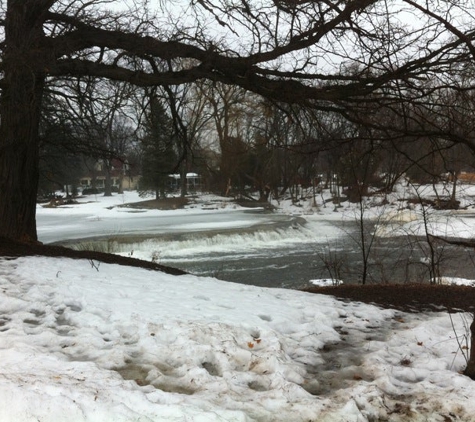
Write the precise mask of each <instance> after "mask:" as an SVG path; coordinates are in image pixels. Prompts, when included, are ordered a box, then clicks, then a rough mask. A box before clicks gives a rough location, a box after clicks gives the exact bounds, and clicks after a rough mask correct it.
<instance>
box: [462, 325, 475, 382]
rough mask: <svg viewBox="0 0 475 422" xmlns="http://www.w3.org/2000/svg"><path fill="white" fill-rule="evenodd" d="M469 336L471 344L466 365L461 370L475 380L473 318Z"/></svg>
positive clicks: (474, 328) (474, 327) (474, 330)
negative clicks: (463, 369)
mask: <svg viewBox="0 0 475 422" xmlns="http://www.w3.org/2000/svg"><path fill="white" fill-rule="evenodd" d="M470 336H471V345H470V356H469V358H468V362H467V367H466V368H465V371H464V372H463V374H464V375H466V376H467V377H470V378H471V379H473V380H475V319H474V320H473V321H472V324H471V325H470Z"/></svg>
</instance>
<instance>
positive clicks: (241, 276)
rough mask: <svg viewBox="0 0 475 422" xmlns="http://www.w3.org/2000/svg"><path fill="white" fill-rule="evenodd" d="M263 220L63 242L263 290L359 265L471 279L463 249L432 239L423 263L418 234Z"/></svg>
mask: <svg viewBox="0 0 475 422" xmlns="http://www.w3.org/2000/svg"><path fill="white" fill-rule="evenodd" d="M211 218H213V217H212V216H211ZM260 218H262V216H261V217H260ZM266 218H267V220H266V221H265V222H262V221H260V220H259V221H258V222H257V224H255V225H253V226H252V227H246V228H234V229H220V230H216V229H214V230H206V229H203V228H202V229H200V230H194V231H187V230H179V231H173V230H167V231H164V232H162V233H160V234H153V235H147V234H140V235H139V234H135V235H132V234H129V235H125V234H124V235H116V236H103V237H99V238H89V239H87V240H83V241H80V240H75V241H74V243H71V242H69V246H72V247H75V248H78V249H95V250H101V251H106V252H112V253H118V254H121V255H125V256H132V257H136V258H140V259H145V260H151V261H155V262H158V263H160V264H163V265H167V266H172V267H176V268H180V269H182V270H185V271H188V272H190V273H193V274H196V275H200V276H212V277H217V278H219V279H222V280H227V281H233V282H238V283H244V284H252V285H256V286H263V287H285V288H304V287H308V286H310V285H311V280H315V279H322V278H333V279H342V280H343V281H344V282H345V283H358V282H361V280H362V277H363V272H364V271H365V269H364V268H365V265H364V264H365V262H366V274H367V278H366V281H367V282H368V283H381V282H383V283H384V282H402V283H404V282H428V281H429V279H430V277H431V275H432V273H431V271H432V270H434V269H435V270H437V271H438V274H439V275H440V276H448V277H464V278H474V277H473V273H474V269H475V266H474V265H473V263H472V255H473V253H472V251H470V250H463V249H461V248H457V247H453V246H448V245H442V244H438V245H436V247H435V255H434V258H435V262H436V264H434V265H431V264H430V262H431V261H430V259H429V257H430V251H429V248H428V245H427V243H426V242H425V241H424V239H421V238H416V237H410V236H404V237H393V238H376V237H374V236H373V235H372V227H371V226H370V224H369V223H367V227H366V229H365V236H364V238H363V239H362V238H361V233H360V232H359V230H358V228H357V225H356V224H355V223H354V222H346V223H343V222H338V223H330V222H320V223H308V222H307V221H306V220H305V219H303V218H300V217H285V218H284V217H283V216H282V215H275V216H272V215H271V216H269V215H267V216H266ZM62 243H63V244H65V242H62ZM363 245H364V247H363Z"/></svg>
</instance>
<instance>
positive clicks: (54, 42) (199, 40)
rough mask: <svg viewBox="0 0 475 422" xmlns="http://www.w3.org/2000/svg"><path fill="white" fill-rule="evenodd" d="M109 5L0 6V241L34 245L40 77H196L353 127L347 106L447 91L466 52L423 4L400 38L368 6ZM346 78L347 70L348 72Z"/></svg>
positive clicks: (167, 80) (24, 2)
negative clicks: (434, 88) (329, 114)
mask: <svg viewBox="0 0 475 422" xmlns="http://www.w3.org/2000/svg"><path fill="white" fill-rule="evenodd" d="M113 3H114V2H112V1H111V2H108V1H107V0H92V1H87V2H86V1H84V0H71V1H67V2H64V1H59V0H3V1H2V2H1V10H2V11H3V14H2V16H1V19H0V24H1V25H3V32H2V36H3V41H2V42H1V43H0V48H1V64H0V70H1V71H2V80H1V82H0V86H1V89H2V92H1V99H0V114H1V125H0V235H1V236H6V237H10V238H16V239H24V240H30V241H33V240H36V238H37V235H36V222H35V198H36V190H37V185H38V128H39V121H40V115H41V109H42V100H43V96H44V92H45V87H46V86H47V84H48V83H49V81H50V79H51V78H52V77H65V78H69V77H71V76H76V77H99V78H107V79H112V80H116V81H125V82H128V83H131V84H135V85H139V86H158V85H176V84H181V83H187V82H193V81H196V80H199V79H203V78H207V79H210V80H212V81H219V82H223V83H225V84H228V85H236V86H240V87H242V88H244V89H246V90H250V91H253V92H255V93H257V94H259V95H262V96H264V97H267V98H270V99H271V100H273V101H276V102H279V101H281V102H288V103H298V104H302V105H305V106H309V107H316V108H320V109H322V110H334V111H337V112H340V113H342V114H344V115H346V116H347V117H348V118H355V116H357V114H356V113H353V114H352V112H351V111H352V110H354V109H355V106H357V108H358V109H359V110H363V112H364V109H365V106H369V105H372V109H374V104H375V103H377V104H378V106H386V107H390V106H391V105H392V104H395V102H398V101H399V99H401V98H402V97H404V98H403V99H407V97H411V98H412V97H416V98H418V99H421V98H424V97H425V95H426V93H425V91H424V89H425V87H424V85H423V83H422V82H421V81H422V80H425V79H426V78H427V76H428V75H429V74H431V75H438V80H439V81H440V83H443V84H444V85H445V86H447V84H448V82H447V81H449V78H450V77H451V75H453V73H454V72H456V71H457V70H456V69H455V66H452V65H453V64H454V63H457V62H463V61H467V60H468V58H467V51H472V50H473V47H472V44H471V42H472V39H473V37H474V34H473V31H471V30H470V28H469V29H468V30H467V29H465V28H459V29H456V28H454V25H455V23H452V24H451V22H447V21H445V22H440V21H439V20H438V19H439V18H438V16H451V14H450V13H447V14H445V15H444V14H443V12H444V10H446V11H447V9H449V11H450V9H451V8H454V7H457V6H456V5H455V4H454V3H453V2H448V1H447V2H445V1H443V2H440V9H441V12H440V14H439V15H434V14H433V13H432V12H430V11H428V10H425V9H424V7H425V6H424V5H425V3H423V6H420V5H419V4H417V3H416V2H415V1H414V2H413V1H409V0H405V2H404V3H403V4H404V6H403V7H404V8H405V12H406V13H414V11H417V12H418V13H420V14H421V16H422V15H423V14H424V15H423V18H421V19H419V20H418V21H417V25H414V26H409V27H407V28H406V26H403V25H402V24H400V23H398V22H397V19H396V18H395V17H394V16H395V13H394V12H395V10H388V6H387V3H386V2H384V1H378V0H355V1H351V2H346V1H342V0H335V1H322V2H314V1H306V0H303V1H299V2H294V1H292V2H291V1H287V0H283V1H276V2H274V3H268V4H261V3H259V4H250V3H249V2H247V1H246V0H244V1H243V0H239V1H237V0H236V1H235V2H233V1H231V2H228V1H226V2H224V1H221V0H216V1H214V0H203V1H200V2H196V3H194V4H193V5H192V7H190V8H189V9H188V10H189V12H187V13H188V15H187V16H184V17H183V19H180V20H179V21H178V20H177V19H178V18H180V17H179V16H167V15H166V14H165V11H164V10H161V11H160V13H161V16H153V15H152V14H151V13H150V11H149V10H148V8H147V2H144V4H139V3H138V0H137V4H136V5H135V6H134V9H133V10H129V11H127V14H124V15H123V16H118V15H117V14H113V13H112V12H111V11H110V10H106V9H105V8H106V6H107V5H108V4H110V5H112V4H113ZM464 6H465V4H464ZM395 7H396V6H395ZM442 9H443V10H442ZM467 10H468V12H471V10H470V9H468V6H467ZM190 22H191V24H190ZM211 22H215V24H214V25H211ZM454 22H455V21H454ZM448 24H451V25H452V26H449V25H448ZM457 31H458V32H457ZM448 35H451V36H452V38H449V37H448ZM439 40H445V41H444V42H443V43H440V42H439ZM435 41H437V42H435ZM349 50H351V51H349ZM178 59H187V64H186V65H181V66H180V67H177V68H174V69H171V70H170V69H167V68H166V67H165V66H160V63H162V62H164V61H169V60H178ZM324 61H325V63H324ZM352 68H356V69H358V71H357V72H356V73H349V72H348V71H347V69H352ZM369 94H374V95H372V96H369ZM358 116H360V117H359V119H360V120H364V119H363V118H362V117H361V116H362V114H361V113H359V114H358ZM363 117H364V115H363Z"/></svg>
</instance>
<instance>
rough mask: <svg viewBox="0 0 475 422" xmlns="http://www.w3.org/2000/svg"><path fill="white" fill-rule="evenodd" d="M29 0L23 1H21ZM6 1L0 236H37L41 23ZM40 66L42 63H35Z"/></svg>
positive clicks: (24, 8) (20, 6) (20, 5)
mask: <svg viewBox="0 0 475 422" xmlns="http://www.w3.org/2000/svg"><path fill="white" fill-rule="evenodd" d="M25 3H27V2H25ZM25 3H23V2H19V1H17V2H9V5H8V14H7V22H6V26H5V39H6V42H5V50H4V55H3V67H4V78H3V87H2V96H1V100H0V115H1V123H0V236H3V237H8V238H13V239H18V240H24V241H36V240H37V234H36V217H35V212H36V193H37V187H38V130H39V120H40V113H41V99H42V94H43V86H44V78H45V76H44V74H43V72H44V70H42V71H41V72H38V71H37V69H38V68H40V69H41V62H43V60H44V58H41V55H42V54H41V53H40V51H39V50H40V49H39V48H38V45H39V43H40V42H41V39H42V31H41V27H38V26H36V27H35V25H34V21H32V16H31V9H28V7H27V6H28V5H27V4H25ZM38 66H40V67H38Z"/></svg>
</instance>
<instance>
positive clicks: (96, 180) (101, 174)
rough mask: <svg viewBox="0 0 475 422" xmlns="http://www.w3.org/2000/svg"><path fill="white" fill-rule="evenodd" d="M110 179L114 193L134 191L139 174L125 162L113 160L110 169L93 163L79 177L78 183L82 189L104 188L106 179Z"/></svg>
mask: <svg viewBox="0 0 475 422" xmlns="http://www.w3.org/2000/svg"><path fill="white" fill-rule="evenodd" d="M108 177H110V180H111V185H112V189H113V190H114V191H119V192H120V191H121V190H136V189H137V186H138V183H139V181H140V174H138V173H137V172H136V169H135V168H134V166H132V165H131V164H129V163H128V162H127V161H122V160H117V159H113V160H112V161H111V167H110V169H109V170H107V169H106V167H105V166H104V163H103V162H102V161H97V162H95V163H94V164H93V165H92V166H91V167H90V169H89V170H88V171H87V172H86V173H85V174H84V175H82V176H81V178H80V180H79V183H80V186H81V188H82V189H87V188H96V189H99V190H102V189H104V188H105V184H106V179H107V178H108Z"/></svg>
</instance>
